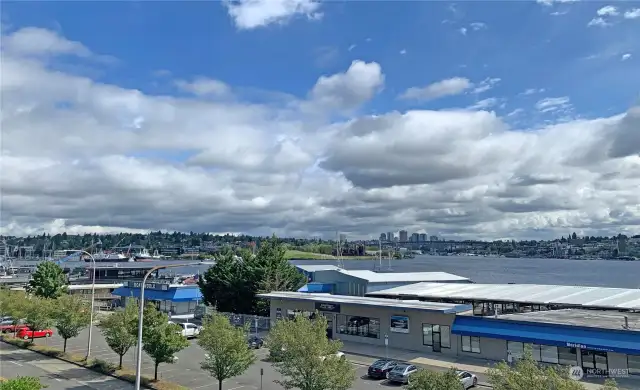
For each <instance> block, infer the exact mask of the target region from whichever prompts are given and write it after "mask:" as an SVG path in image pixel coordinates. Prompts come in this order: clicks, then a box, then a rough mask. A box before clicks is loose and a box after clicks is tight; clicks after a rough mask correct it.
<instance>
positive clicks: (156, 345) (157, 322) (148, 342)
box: [142, 304, 189, 380]
mask: <svg viewBox="0 0 640 390" xmlns="http://www.w3.org/2000/svg"><path fill="white" fill-rule="evenodd" d="M188 346H189V342H188V341H187V339H186V338H185V337H184V336H182V333H181V329H180V327H179V326H178V325H176V324H172V323H169V317H167V315H166V314H164V313H161V312H159V311H158V310H157V309H156V308H155V306H154V305H153V304H148V305H147V306H146V307H145V313H144V320H143V327H142V349H144V351H145V352H146V353H147V355H149V357H151V359H153V362H154V373H153V379H154V380H157V379H158V366H160V364H161V363H173V362H174V361H175V355H176V353H178V352H180V351H182V350H183V349H185V348H186V347H188Z"/></svg>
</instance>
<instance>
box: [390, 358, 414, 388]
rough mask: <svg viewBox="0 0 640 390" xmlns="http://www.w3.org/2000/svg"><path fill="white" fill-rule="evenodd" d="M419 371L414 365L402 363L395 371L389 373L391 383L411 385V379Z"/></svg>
mask: <svg viewBox="0 0 640 390" xmlns="http://www.w3.org/2000/svg"><path fill="white" fill-rule="evenodd" d="M416 371H418V367H416V366H414V365H413V364H407V363H400V364H398V365H397V366H395V367H394V368H393V370H391V371H389V379H388V380H389V382H392V383H402V384H403V385H406V384H407V383H409V377H410V376H411V374H413V373H414V372H416Z"/></svg>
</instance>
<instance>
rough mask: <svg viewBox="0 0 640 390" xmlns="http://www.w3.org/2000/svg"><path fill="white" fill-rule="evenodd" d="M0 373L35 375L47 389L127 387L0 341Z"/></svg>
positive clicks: (112, 389) (120, 389)
mask: <svg viewBox="0 0 640 390" xmlns="http://www.w3.org/2000/svg"><path fill="white" fill-rule="evenodd" d="M0 360H1V361H2V363H1V364H0V376H2V377H4V378H6V379H11V378H15V377H18V376H35V377H38V378H40V382H41V383H43V384H45V385H47V389H48V390H91V389H97V390H129V389H133V385H131V384H130V383H127V382H124V381H121V380H119V379H115V378H112V377H110V376H105V375H101V374H98V373H96V372H94V371H91V370H88V369H86V368H82V367H78V366H76V365H75V364H70V363H67V362H63V361H61V360H58V359H53V358H49V357H46V356H43V355H41V354H39V353H36V352H32V351H29V350H26V349H20V348H17V347H14V346H12V345H9V344H6V343H2V342H0Z"/></svg>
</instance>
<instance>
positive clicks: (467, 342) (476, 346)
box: [462, 336, 480, 353]
mask: <svg viewBox="0 0 640 390" xmlns="http://www.w3.org/2000/svg"><path fill="white" fill-rule="evenodd" d="M462 351H463V352H473V353H480V337H473V336H462Z"/></svg>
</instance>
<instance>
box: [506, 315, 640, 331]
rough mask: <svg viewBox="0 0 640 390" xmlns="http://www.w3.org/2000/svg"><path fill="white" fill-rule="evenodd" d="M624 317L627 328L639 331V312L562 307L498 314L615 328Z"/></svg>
mask: <svg viewBox="0 0 640 390" xmlns="http://www.w3.org/2000/svg"><path fill="white" fill-rule="evenodd" d="M625 317H626V318H627V324H628V325H629V329H628V330H629V331H635V332H639V333H640V314H636V313H621V312H619V311H609V310H602V311H600V310H582V309H562V310H548V311H532V312H530V313H516V314H503V315H500V316H498V318H499V319H501V320H510V321H520V322H535V323H543V324H558V325H571V326H583V327H588V328H598V329H617V330H623V329H624V325H625Z"/></svg>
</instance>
